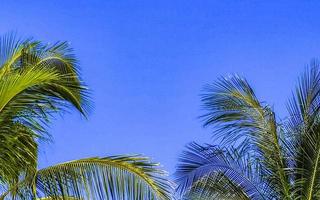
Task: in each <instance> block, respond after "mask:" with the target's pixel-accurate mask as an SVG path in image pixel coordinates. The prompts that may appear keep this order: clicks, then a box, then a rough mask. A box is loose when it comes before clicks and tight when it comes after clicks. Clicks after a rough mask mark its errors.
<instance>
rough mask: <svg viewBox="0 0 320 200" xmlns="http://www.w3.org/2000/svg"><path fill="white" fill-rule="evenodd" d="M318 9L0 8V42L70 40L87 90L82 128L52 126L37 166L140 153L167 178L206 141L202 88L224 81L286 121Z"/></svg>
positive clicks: (309, 5) (274, 4)
mask: <svg viewBox="0 0 320 200" xmlns="http://www.w3.org/2000/svg"><path fill="white" fill-rule="evenodd" d="M299 2H300V3H299ZM319 10H320V2H319V1H318V2H317V1H259V2H258V1H245V0H244V1H231V0H230V1H229V0H226V1H214V0H208V1H198V0H194V1H189V0H181V1H172V0H168V1H165V0H161V1H139V0H136V1H125V0H123V1H120V0H113V1H112V0H101V1H97V0H90V1H88V0H82V1H81V0H78V1H71V0H70V1H69V0H64V1H36V0H33V1H20V0H16V1H11V0H10V1H1V12H0V22H1V23H0V32H1V34H2V33H5V32H8V31H12V30H14V31H17V32H18V33H19V34H20V35H22V36H34V37H35V38H36V39H40V40H43V41H46V42H54V41H57V40H67V41H69V42H70V43H71V44H72V46H73V47H74V49H75V53H76V54H77V57H78V58H79V60H80V63H81V68H82V73H83V78H84V80H85V81H86V83H87V84H88V85H89V87H90V88H91V90H92V91H93V92H92V98H93V100H94V107H95V108H94V110H93V112H92V114H91V115H90V118H89V120H88V121H86V120H84V119H82V118H81V117H80V116H79V114H77V113H75V112H71V113H70V114H66V115H64V116H63V117H59V116H58V117H57V120H55V121H54V123H53V124H52V126H51V128H50V132H51V133H52V134H53V136H54V138H55V142H54V143H53V144H45V145H42V146H41V148H42V150H41V152H40V167H44V166H48V165H51V164H54V163H58V162H62V161H67V160H70V159H78V158H82V157H88V156H94V155H98V156H104V155H112V154H124V153H142V154H144V155H147V156H150V157H151V158H153V159H154V160H155V161H159V162H161V163H162V165H164V167H165V169H167V170H168V171H169V172H170V173H172V172H173V171H174V166H175V163H176V159H177V156H178V155H179V153H180V151H181V150H182V149H183V147H184V145H185V144H186V143H188V142H190V141H192V140H196V141H200V142H204V141H206V142H212V139H211V138H210V130H207V129H203V128H202V127H201V123H200V121H199V120H198V119H197V117H198V116H199V115H200V114H201V113H202V111H201V109H200V101H199V94H200V91H201V88H202V86H203V85H204V84H205V83H210V82H212V81H214V80H215V79H216V78H217V77H218V76H221V75H227V74H230V73H233V72H235V73H239V74H240V75H243V76H245V77H247V78H248V80H249V81H250V82H251V83H252V85H253V86H254V88H255V89H256V91H257V94H258V96H259V97H260V98H261V99H262V100H265V101H268V102H269V103H270V104H271V105H274V107H275V109H276V110H277V111H278V112H279V113H280V116H281V117H283V116H285V114H286V113H285V106H284V105H285V102H286V100H287V98H288V96H289V95H290V94H291V90H292V89H293V86H294V83H295V82H296V80H297V75H298V74H299V73H300V72H301V71H302V70H303V67H304V66H305V65H306V64H307V63H308V62H309V60H310V59H311V58H313V57H319V56H320V55H319V53H320V20H319V19H320V12H319Z"/></svg>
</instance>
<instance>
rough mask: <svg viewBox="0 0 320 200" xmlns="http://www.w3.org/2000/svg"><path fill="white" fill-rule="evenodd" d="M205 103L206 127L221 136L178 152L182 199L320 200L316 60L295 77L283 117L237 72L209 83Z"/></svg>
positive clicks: (319, 95)
mask: <svg viewBox="0 0 320 200" xmlns="http://www.w3.org/2000/svg"><path fill="white" fill-rule="evenodd" d="M202 102H203V105H204V108H205V110H206V113H205V114H204V115H203V116H202V119H203V121H204V126H206V127H212V130H213V133H214V135H213V136H214V138H215V140H216V141H220V142H219V145H209V144H205V145H200V144H196V143H191V144H189V145H188V146H187V149H186V150H185V151H184V152H183V153H182V155H181V157H180V160H179V164H178V166H177V172H176V181H177V183H178V188H177V189H178V191H179V193H180V194H181V195H182V196H183V197H184V198H186V199H279V200H280V199H281V200H282V199H306V200H311V199H312V200H314V199H320V71H319V63H318V62H317V61H313V62H312V63H311V65H310V67H309V68H307V70H306V71H305V72H304V73H303V75H302V76H301V77H300V78H299V81H298V85H297V87H296V89H295V90H294V93H293V96H292V98H291V99H290V100H289V102H288V104H287V108H288V113H289V114H288V117H287V118H284V119H279V117H277V116H276V114H275V112H274V110H273V108H272V107H271V106H270V105H268V104H266V103H265V102H264V101H261V100H259V99H258V98H257V96H256V94H255V92H254V90H253V89H252V87H251V86H250V84H249V83H248V81H247V80H246V79H244V78H241V77H239V76H236V75H234V76H231V77H228V78H220V79H219V80H217V81H216V82H214V83H213V84H210V85H207V86H206V87H205V94H203V96H202ZM216 144H218V143H216Z"/></svg>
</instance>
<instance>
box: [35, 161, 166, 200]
mask: <svg viewBox="0 0 320 200" xmlns="http://www.w3.org/2000/svg"><path fill="white" fill-rule="evenodd" d="M35 182H36V185H37V191H38V195H39V196H44V197H59V196H60V197H61V196H64V197H75V198H80V199H101V200H102V199H127V200H129V199H135V200H136V199H140V200H147V199H155V200H156V199H159V200H166V199H168V200H169V199H171V190H172V185H171V183H170V182H169V181H167V179H166V174H165V172H164V171H162V170H161V169H159V168H158V164H157V163H152V162H150V161H149V159H148V158H145V157H140V156H112V157H105V158H88V159H81V160H75V161H71V162H66V163H62V164H58V165H55V166H52V167H48V168H45V169H42V170H40V171H39V172H38V173H37V176H36V180H35Z"/></svg>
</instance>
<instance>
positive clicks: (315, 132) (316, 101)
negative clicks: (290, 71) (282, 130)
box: [286, 60, 320, 200]
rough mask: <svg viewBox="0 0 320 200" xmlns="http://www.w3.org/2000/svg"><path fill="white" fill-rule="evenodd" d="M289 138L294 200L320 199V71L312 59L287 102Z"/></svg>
mask: <svg viewBox="0 0 320 200" xmlns="http://www.w3.org/2000/svg"><path fill="white" fill-rule="evenodd" d="M288 110H289V114H290V120H289V123H288V126H287V130H286V131H287V132H288V134H290V135H291V138H292V142H293V144H294V145H292V146H293V147H294V148H293V150H292V152H293V153H292V156H294V157H295V159H294V161H295V162H294V163H295V164H294V167H295V195H296V196H297V198H304V199H308V200H311V199H318V198H320V121H319V116H320V115H319V114H320V72H319V63H318V62H317V61H316V60H315V61H313V62H312V63H311V67H310V68H309V69H307V70H306V71H305V73H304V74H303V75H302V76H301V77H300V79H299V83H298V86H297V88H296V91H295V94H294V96H293V98H292V99H291V100H290V101H289V104H288Z"/></svg>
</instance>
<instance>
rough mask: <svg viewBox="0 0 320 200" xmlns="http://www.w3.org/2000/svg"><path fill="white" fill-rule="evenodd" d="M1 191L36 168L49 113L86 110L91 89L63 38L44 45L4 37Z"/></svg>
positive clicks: (0, 48)
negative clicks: (81, 75)
mask: <svg viewBox="0 0 320 200" xmlns="http://www.w3.org/2000/svg"><path fill="white" fill-rule="evenodd" d="M0 96H1V98H0V127H1V129H0V152H1V153H0V159H1V163H0V181H1V186H0V192H1V191H6V190H8V189H12V187H13V188H15V187H14V185H15V184H17V182H20V180H21V179H24V178H25V176H27V175H28V176H29V174H30V173H35V171H36V167H37V152H38V149H37V139H39V138H43V137H47V135H46V134H47V133H46V126H47V125H48V122H49V121H50V118H51V114H53V113H56V112H58V111H61V110H64V109H66V108H67V107H70V106H71V107H75V108H76V109H78V110H79V111H80V112H81V113H82V114H84V115H86V113H87V108H88V96H87V88H86V87H85V86H84V84H83V82H82V81H81V79H80V78H79V73H78V66H77V61H76V59H75V57H74V55H73V54H72V49H70V48H69V47H68V45H67V43H65V42H59V43H56V44H54V45H44V44H43V43H41V42H39V41H34V40H31V39H27V40H22V39H17V38H16V36H15V35H14V34H7V35H5V36H3V37H0Z"/></svg>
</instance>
